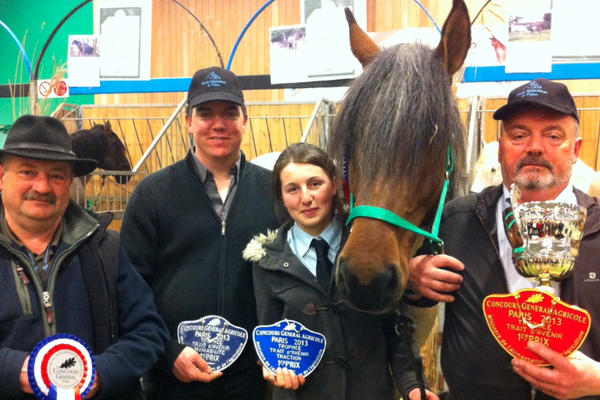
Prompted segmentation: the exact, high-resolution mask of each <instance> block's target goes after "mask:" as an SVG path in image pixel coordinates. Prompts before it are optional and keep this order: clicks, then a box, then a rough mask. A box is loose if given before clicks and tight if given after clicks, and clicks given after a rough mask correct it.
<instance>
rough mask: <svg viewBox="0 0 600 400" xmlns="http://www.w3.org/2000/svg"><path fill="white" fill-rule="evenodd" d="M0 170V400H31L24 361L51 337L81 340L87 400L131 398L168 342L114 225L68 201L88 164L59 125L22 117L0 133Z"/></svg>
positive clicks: (89, 167) (91, 164)
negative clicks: (88, 356)
mask: <svg viewBox="0 0 600 400" xmlns="http://www.w3.org/2000/svg"><path fill="white" fill-rule="evenodd" d="M0 163H1V164H0V189H1V190H2V193H1V196H2V202H1V207H0V287H1V288H2V289H1V290H0V304H2V306H1V307H0V398H1V399H8V398H10V399H13V398H14V399H17V398H23V399H25V398H34V396H33V395H31V394H28V393H32V387H31V385H30V381H29V379H28V373H27V371H28V361H29V358H30V353H31V352H32V350H34V348H35V347H36V345H37V344H38V343H39V342H40V341H42V340H43V339H44V338H46V337H48V336H50V335H53V334H57V333H61V334H70V335H74V336H76V337H78V338H80V339H81V340H83V341H84V342H85V343H87V344H88V346H89V347H90V349H91V350H92V353H93V354H94V355H95V360H96V376H95V381H94V384H93V388H92V390H91V391H90V393H89V394H88V396H87V398H90V397H94V396H95V395H98V397H101V398H114V399H130V398H131V399H134V398H137V396H138V395H139V393H140V391H139V386H140V385H139V378H140V376H141V375H143V374H144V373H145V372H147V371H148V370H149V369H150V367H151V366H152V365H153V364H154V363H155V362H156V360H157V359H158V358H159V357H160V355H161V354H162V353H163V349H164V346H163V342H164V340H165V339H166V335H167V332H166V327H165V326H164V323H163V322H162V320H161V318H160V316H159V315H158V314H157V312H156V307H155V306H154V303H153V299H152V293H151V292H150V289H149V287H148V285H147V284H146V283H145V282H144V281H143V279H142V278H141V277H140V275H139V274H138V273H137V272H136V271H135V270H134V269H133V267H132V266H131V263H130V262H129V260H128V258H127V255H126V254H125V251H124V250H123V249H121V247H120V243H119V237H118V234H117V233H116V232H112V231H108V230H107V227H108V224H109V223H110V221H111V219H112V217H111V216H109V215H102V216H95V215H91V214H88V213H87V212H86V211H85V210H83V209H82V208H80V207H79V206H78V205H77V204H76V203H75V202H73V201H70V199H69V187H70V184H71V182H72V180H73V177H74V176H81V175H85V174H88V173H90V172H92V171H93V170H94V169H96V167H97V165H96V162H95V161H94V160H86V159H78V158H77V157H76V156H75V154H74V153H73V151H72V148H71V141H70V139H69V134H68V132H67V130H66V129H65V127H64V125H63V124H62V123H61V122H60V121H59V120H57V119H55V118H51V117H39V116H33V115H25V116H23V117H21V118H19V119H17V120H16V121H15V123H14V125H13V126H12V128H11V129H10V131H9V132H8V136H7V138H6V141H5V144H4V149H2V150H0ZM40 373H41V371H40ZM37 383H39V382H37ZM34 386H36V383H34ZM42 393H43V391H42ZM46 394H47V393H46Z"/></svg>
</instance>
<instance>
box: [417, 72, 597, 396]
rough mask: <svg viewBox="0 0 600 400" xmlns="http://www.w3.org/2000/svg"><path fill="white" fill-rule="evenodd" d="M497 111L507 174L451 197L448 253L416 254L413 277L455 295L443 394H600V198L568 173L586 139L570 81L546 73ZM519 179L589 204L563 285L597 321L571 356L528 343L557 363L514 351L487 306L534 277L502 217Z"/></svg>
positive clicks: (445, 235) (447, 297) (437, 293)
mask: <svg viewBox="0 0 600 400" xmlns="http://www.w3.org/2000/svg"><path fill="white" fill-rule="evenodd" d="M494 118H495V119H497V120H500V121H502V135H501V137H500V151H499V161H500V164H501V167H502V176H503V181H504V182H503V183H502V184H501V185H499V186H497V187H488V188H485V189H484V190H482V191H481V193H474V194H471V195H469V196H466V197H463V198H459V199H456V200H454V201H452V202H450V203H448V204H447V205H446V207H445V208H444V216H443V221H442V226H441V228H440V237H441V238H442V239H443V240H444V242H445V249H446V255H437V256H431V255H420V256H417V257H415V258H413V259H412V260H411V262H410V271H411V276H410V278H409V280H410V282H409V287H411V288H412V289H413V290H414V291H415V292H417V293H420V294H422V295H424V296H426V297H428V298H429V299H433V300H436V301H445V302H448V303H447V304H446V315H445V323H444V337H443V344H442V370H443V372H444V378H445V379H446V381H447V383H448V387H449V394H448V397H446V399H486V400H496V399H497V400H500V399H511V400H520V399H522V400H525V399H527V400H530V399H538V400H539V399H552V398H559V399H572V398H579V397H583V396H594V397H590V398H594V399H598V398H600V396H598V395H600V364H599V363H598V362H597V361H598V360H600V307H599V306H598V304H599V303H598V291H599V290H600V279H596V276H600V274H598V261H597V260H598V257H599V255H600V254H599V251H600V203H599V201H598V199H597V198H592V197H589V196H588V195H586V194H585V193H583V192H581V191H580V190H578V189H576V188H574V187H573V186H572V185H571V183H570V177H571V171H572V167H573V164H574V163H575V162H576V160H577V156H578V154H579V150H580V149H581V141H582V140H581V138H580V137H579V134H578V131H579V116H578V112H577V107H576V106H575V102H574V100H573V98H572V96H571V94H570V93H569V90H568V89H567V87H566V86H565V85H563V84H561V83H557V82H552V81H549V80H547V79H543V78H542V79H536V80H534V81H532V82H529V83H527V84H525V85H522V86H520V87H518V88H516V89H515V90H513V91H512V92H511V93H510V95H509V97H508V102H507V104H506V105H505V106H503V107H501V108H499V109H498V110H497V111H496V113H495V114H494ZM513 183H517V185H518V187H519V188H520V190H521V194H522V197H521V199H520V201H522V202H529V201H561V202H567V203H575V204H579V205H581V206H584V207H585V208H586V209H587V220H586V223H585V228H584V236H583V240H582V243H581V247H580V256H579V258H578V259H577V261H576V265H575V272H574V274H573V275H572V276H571V277H569V278H567V279H566V280H564V281H563V282H562V283H561V284H560V287H558V288H557V289H558V290H559V293H560V298H561V300H563V301H565V302H567V303H570V304H575V305H578V306H580V307H582V308H584V309H586V310H588V311H589V312H590V313H591V314H592V318H591V320H592V325H591V330H590V332H589V335H588V337H587V339H585V341H584V342H583V345H582V346H581V348H580V349H579V350H580V351H579V352H577V353H575V355H573V356H572V357H571V358H569V359H566V358H564V357H563V356H562V355H560V354H558V353H556V352H554V351H553V350H551V349H550V348H548V347H546V346H543V345H541V344H540V343H534V342H529V343H528V344H527V346H528V348H529V349H530V350H531V351H533V352H535V353H537V354H539V355H540V356H541V357H542V358H543V359H545V360H546V361H547V362H548V363H549V364H551V365H552V366H553V367H554V368H552V369H550V368H541V367H537V366H534V365H533V364H530V363H528V362H526V361H524V360H521V359H513V358H512V356H511V355H510V354H509V353H508V352H507V351H505V350H504V348H502V347H501V346H500V345H499V344H498V342H497V341H496V338H495V337H494V336H493V335H492V333H491V331H490V329H489V328H488V324H487V322H486V318H485V316H484V313H483V308H482V304H483V302H484V298H485V297H486V296H488V295H491V294H502V293H504V294H508V293H514V292H515V291H517V290H520V289H525V288H531V287H534V286H537V283H534V282H530V281H528V280H526V279H525V278H523V277H521V276H520V275H519V274H518V273H517V271H516V269H515V268H514V266H513V262H512V257H511V255H512V248H511V246H510V244H509V242H508V239H507V238H506V234H505V230H504V224H503V223H502V212H503V211H504V209H505V208H506V207H508V206H509V204H510V198H511V196H510V193H509V188H510V187H511V185H512V184H513ZM424 253H425V252H424ZM557 286H558V285H557ZM586 398H588V397H586Z"/></svg>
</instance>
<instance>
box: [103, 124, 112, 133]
mask: <svg viewBox="0 0 600 400" xmlns="http://www.w3.org/2000/svg"><path fill="white" fill-rule="evenodd" d="M104 130H105V131H106V133H107V134H109V135H110V134H111V133H112V126H111V125H110V121H104Z"/></svg>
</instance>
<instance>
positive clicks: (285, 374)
mask: <svg viewBox="0 0 600 400" xmlns="http://www.w3.org/2000/svg"><path fill="white" fill-rule="evenodd" d="M263 377H264V378H265V379H266V380H268V381H269V382H271V383H272V384H273V385H275V386H277V387H280V388H284V389H292V390H296V389H298V388H299V387H300V386H302V385H304V383H305V382H306V379H305V378H304V377H303V376H302V375H296V373H295V372H294V371H291V370H289V369H287V368H283V369H281V368H277V375H273V374H272V373H271V371H269V370H268V369H267V368H266V367H265V366H263Z"/></svg>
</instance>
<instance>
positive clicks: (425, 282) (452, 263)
mask: <svg viewBox="0 0 600 400" xmlns="http://www.w3.org/2000/svg"><path fill="white" fill-rule="evenodd" d="M443 267H445V268H451V269H453V270H455V271H462V270H463V269H465V266H464V264H463V263H461V262H460V261H458V260H457V259H456V258H454V257H450V256H447V255H444V254H440V255H437V256H430V255H426V256H417V257H413V258H411V259H410V261H409V262H408V269H409V274H408V288H409V289H410V290H412V291H414V292H416V293H418V294H421V295H423V296H425V297H427V298H429V299H431V300H435V301H443V302H446V303H451V302H453V301H454V296H452V295H449V294H446V293H451V292H455V291H457V290H458V289H459V288H460V284H461V283H462V280H463V278H462V276H460V274H458V273H456V272H453V271H447V270H445V269H442V268H443Z"/></svg>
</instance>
